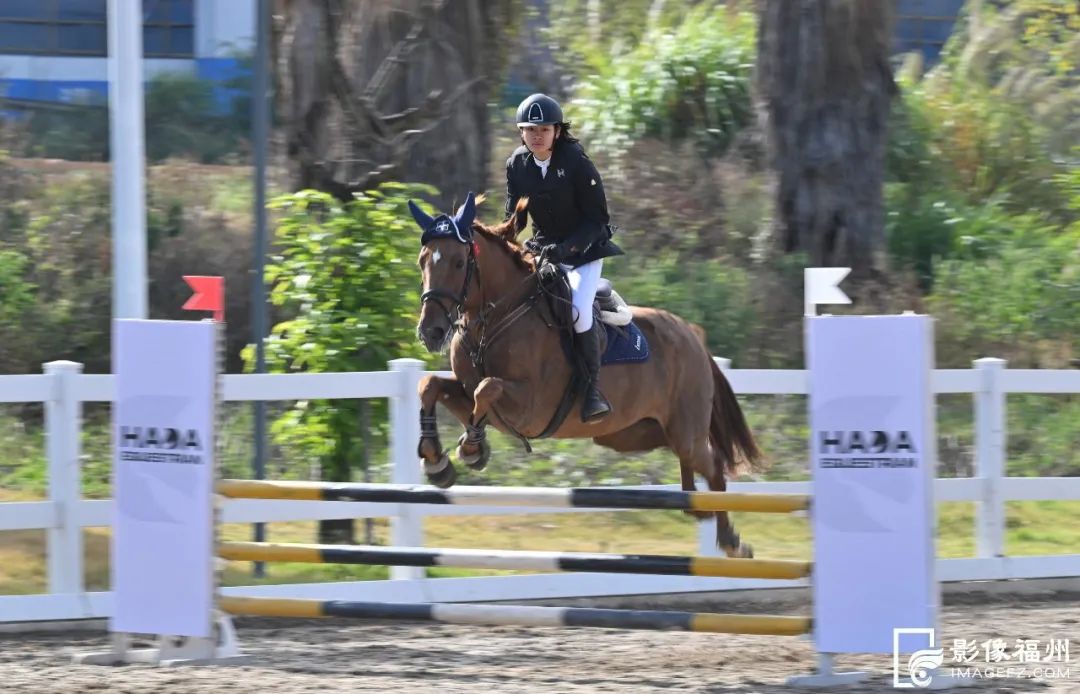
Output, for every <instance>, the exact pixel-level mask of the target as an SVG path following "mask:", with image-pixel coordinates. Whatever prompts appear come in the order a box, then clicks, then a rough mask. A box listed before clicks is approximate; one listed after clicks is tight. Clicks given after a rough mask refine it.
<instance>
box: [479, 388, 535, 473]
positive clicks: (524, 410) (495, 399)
mask: <svg viewBox="0 0 1080 694" xmlns="http://www.w3.org/2000/svg"><path fill="white" fill-rule="evenodd" d="M532 397H533V392H532V390H531V389H530V388H529V386H528V384H527V383H524V382H521V381H507V380H504V379H502V378H494V377H492V376H489V377H487V378H485V379H484V380H482V381H480V384H479V385H478V386H476V390H475V391H473V397H472V400H473V410H472V421H473V422H477V423H479V427H473V426H467V427H466V429H467V430H468V431H469V433H470V434H471V433H472V431H473V430H474V429H479V436H480V440H481V442H483V436H484V426H485V424H486V422H487V419H488V415H489V414H490V413H491V412H492V410H494V409H495V403H498V404H499V414H500V415H501V416H502V417H503V421H507V420H508V421H519V422H521V421H529V415H530V414H531V413H532V407H533V401H532ZM468 444H469V438H468V435H467V436H466V437H465V438H464V441H463V443H462V449H463V450H464V452H465V453H470V452H472V453H475V451H476V450H477V449H476V448H472V449H470V448H468ZM486 445H487V444H486V442H483V446H484V447H486ZM474 467H475V465H474ZM476 469H483V468H482V467H478V468H476Z"/></svg>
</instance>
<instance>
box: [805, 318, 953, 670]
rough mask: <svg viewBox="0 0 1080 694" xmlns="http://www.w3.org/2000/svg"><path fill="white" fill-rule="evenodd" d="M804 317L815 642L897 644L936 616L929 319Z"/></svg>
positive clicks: (853, 648) (871, 646)
mask: <svg viewBox="0 0 1080 694" xmlns="http://www.w3.org/2000/svg"><path fill="white" fill-rule="evenodd" d="M806 320H807V326H806V331H807V334H806V347H807V365H808V368H809V372H810V381H809V389H810V397H809V409H810V432H811V442H810V446H811V455H812V458H811V461H812V474H813V503H812V506H811V515H812V524H813V535H814V553H815V556H814V574H813V592H814V618H815V619H814V621H815V644H816V646H817V649H818V650H819V651H822V652H827V653H890V652H892V649H893V643H892V639H893V629H894V628H920V627H923V628H930V627H935V626H936V624H935V621H934V620H935V619H936V613H937V605H938V592H937V583H936V581H935V577H934V535H933V529H934V511H935V510H934V501H933V479H934V474H935V472H934V471H935V467H936V460H937V455H936V446H935V423H934V416H933V405H934V401H933V393H932V391H931V387H930V378H931V374H932V372H933V367H934V342H933V320H932V318H930V317H929V316H919V315H911V314H905V315H899V316H817V317H808V318H807V319H806Z"/></svg>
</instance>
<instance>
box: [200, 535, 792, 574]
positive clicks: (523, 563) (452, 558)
mask: <svg viewBox="0 0 1080 694" xmlns="http://www.w3.org/2000/svg"><path fill="white" fill-rule="evenodd" d="M218 556H219V557H221V558H222V559H229V560H233V561H266V562H301V563H308V564H369V565H376V566H449V567H456V568H465V569H504V570H518V571H568V572H578V571H590V572H599V573H631V574H661V575H668V576H725V577H729V578H770V579H798V578H805V577H807V576H809V575H810V571H811V565H810V562H805V561H790V560H778V559H730V558H727V557H677V556H664V555H655V554H588V553H573V552H521V551H505V550H491V549H428V548H425V547H373V546H367V545H303V544H278V543H269V542H224V543H221V544H219V545H218Z"/></svg>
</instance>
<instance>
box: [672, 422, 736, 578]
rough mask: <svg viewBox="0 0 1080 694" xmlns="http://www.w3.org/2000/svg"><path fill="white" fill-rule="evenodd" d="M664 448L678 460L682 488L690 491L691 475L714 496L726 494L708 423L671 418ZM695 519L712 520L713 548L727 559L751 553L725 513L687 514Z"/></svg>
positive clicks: (724, 481) (722, 469)
mask: <svg viewBox="0 0 1080 694" xmlns="http://www.w3.org/2000/svg"><path fill="white" fill-rule="evenodd" d="M665 433H666V434H667V438H668V445H669V446H670V447H671V449H672V450H673V451H675V454H676V455H678V456H679V470H680V476H681V478H682V487H683V489H685V490H687V491H693V490H694V473H695V472H696V473H698V474H699V475H701V476H702V477H704V478H705V480H706V482H708V484H709V489H710V490H711V491H714V492H722V491H726V490H727V481H726V480H725V479H724V468H723V467H722V466H721V464H720V460H719V459H718V457H717V456H716V455H715V454H714V452H713V449H712V445H711V444H710V443H709V431H708V421H705V422H700V421H697V420H696V419H695V418H693V417H689V416H683V417H675V418H673V419H672V421H670V422H669V423H668V425H667V427H665ZM690 514H691V515H693V516H695V517H697V518H699V519H700V518H707V517H709V516H715V517H716V544H717V546H718V547H719V548H720V549H721V550H723V552H724V553H725V554H727V555H728V556H729V557H750V556H753V551H752V550H751V548H750V546H749V545H746V544H743V543H742V542H741V541H740V540H739V535H738V534H737V533H736V532H735V527H734V525H733V524H732V523H731V518H730V517H729V515H728V512H727V511H717V512H715V513H714V512H702V511H691V512H690Z"/></svg>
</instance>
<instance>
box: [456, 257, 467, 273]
mask: <svg viewBox="0 0 1080 694" xmlns="http://www.w3.org/2000/svg"><path fill="white" fill-rule="evenodd" d="M454 267H456V268H457V269H458V270H460V269H461V268H463V267H465V261H464V260H462V259H461V258H458V261H457V263H455V264H454Z"/></svg>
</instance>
